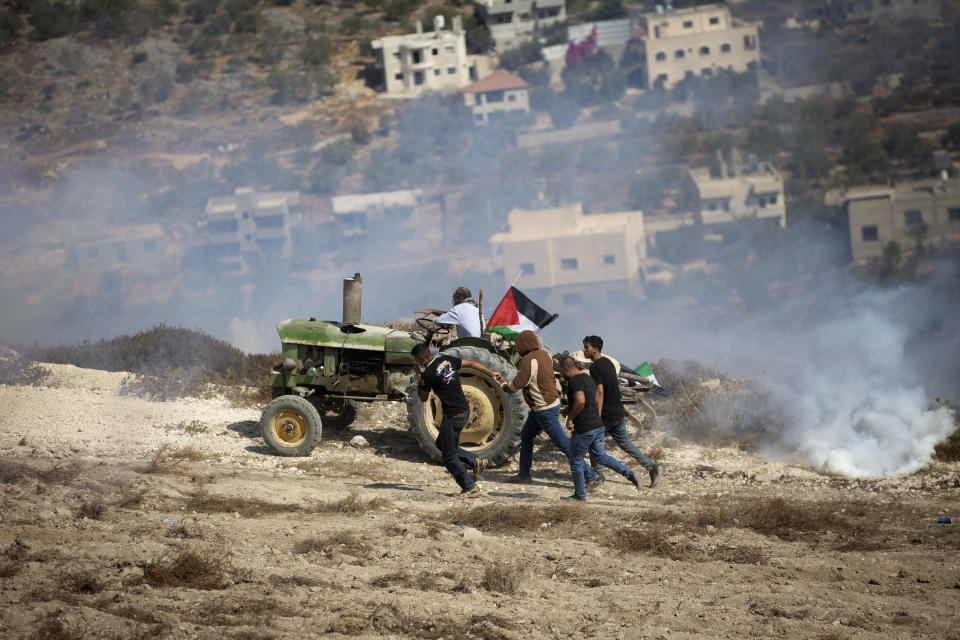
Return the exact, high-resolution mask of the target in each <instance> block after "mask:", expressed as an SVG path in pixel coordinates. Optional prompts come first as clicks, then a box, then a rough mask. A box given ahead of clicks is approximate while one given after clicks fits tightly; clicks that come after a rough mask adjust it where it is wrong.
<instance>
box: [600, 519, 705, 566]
mask: <svg viewBox="0 0 960 640" xmlns="http://www.w3.org/2000/svg"><path fill="white" fill-rule="evenodd" d="M678 533H681V531H679V530H678V528H677V527H671V526H668V525H665V524H662V523H654V524H650V525H646V526H644V527H627V528H621V529H617V530H615V531H614V532H613V533H611V534H610V535H609V537H608V539H607V544H609V545H610V546H611V547H613V548H614V549H616V550H617V551H621V552H626V553H646V554H649V555H653V556H661V557H664V558H670V559H671V560H690V559H692V558H694V557H696V555H697V553H696V552H695V551H694V549H693V548H692V547H691V546H690V544H689V543H687V542H685V541H683V540H671V538H672V537H673V536H675V535H676V534H678Z"/></svg>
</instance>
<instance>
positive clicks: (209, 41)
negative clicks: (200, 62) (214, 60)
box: [188, 35, 220, 58]
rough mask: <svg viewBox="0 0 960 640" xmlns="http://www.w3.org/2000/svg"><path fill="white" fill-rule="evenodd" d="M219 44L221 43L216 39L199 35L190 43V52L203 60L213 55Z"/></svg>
mask: <svg viewBox="0 0 960 640" xmlns="http://www.w3.org/2000/svg"><path fill="white" fill-rule="evenodd" d="M219 44H220V42H219V41H218V40H217V39H216V38H211V37H210V36H204V35H199V36H197V37H196V38H194V39H193V42H191V43H190V46H189V47H188V50H189V51H190V53H192V54H193V55H195V56H197V57H199V58H203V57H205V56H207V55H209V54H210V53H212V52H213V51H214V50H215V49H216V48H217V47H218V46H219Z"/></svg>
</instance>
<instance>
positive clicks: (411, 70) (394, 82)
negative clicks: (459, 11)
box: [370, 16, 486, 97]
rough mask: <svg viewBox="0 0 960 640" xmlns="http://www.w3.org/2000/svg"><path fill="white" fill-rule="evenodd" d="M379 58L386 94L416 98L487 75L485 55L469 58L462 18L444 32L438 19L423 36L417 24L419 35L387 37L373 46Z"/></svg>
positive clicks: (465, 83) (462, 84)
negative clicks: (430, 30)
mask: <svg viewBox="0 0 960 640" xmlns="http://www.w3.org/2000/svg"><path fill="white" fill-rule="evenodd" d="M370 46H371V47H372V48H373V53H374V55H375V56H376V63H375V68H376V69H378V70H380V71H382V72H383V81H384V87H385V90H386V93H387V94H388V95H392V96H398V97H416V96H419V95H421V94H423V93H425V92H427V91H439V92H448V93H449V92H453V91H456V90H457V89H459V88H460V87H465V86H466V85H468V84H470V83H471V82H473V81H474V80H476V79H477V78H479V77H480V75H482V74H483V73H485V72H486V66H485V60H486V59H485V58H484V57H483V56H468V55H467V44H466V38H465V35H464V31H463V25H462V21H461V19H460V16H456V17H454V18H453V25H452V29H450V30H447V29H444V22H443V16H437V18H436V21H435V22H434V30H433V31H432V32H429V33H424V31H423V24H422V23H421V22H420V21H419V20H418V21H417V31H416V33H411V34H408V35H399V36H384V37H383V38H378V39H376V40H374V41H373V42H371V43H370Z"/></svg>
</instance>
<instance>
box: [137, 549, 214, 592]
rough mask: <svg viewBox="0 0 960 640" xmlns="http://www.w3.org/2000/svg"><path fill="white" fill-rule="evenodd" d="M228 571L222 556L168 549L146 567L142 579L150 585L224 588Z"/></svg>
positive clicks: (206, 588)
mask: <svg viewBox="0 0 960 640" xmlns="http://www.w3.org/2000/svg"><path fill="white" fill-rule="evenodd" d="M226 573H227V564H226V560H225V559H224V557H223V556H219V555H216V554H214V553H209V552H206V553H201V552H198V551H194V550H190V549H188V550H185V551H180V552H179V553H177V552H173V551H166V552H164V553H162V554H161V555H159V556H158V557H157V558H155V559H154V560H153V561H152V562H148V563H147V564H145V565H144V566H143V581H144V582H146V583H147V584H149V585H150V586H151V587H187V588H190V589H205V590H210V589H223V588H224V587H225V586H226V584H225V578H226Z"/></svg>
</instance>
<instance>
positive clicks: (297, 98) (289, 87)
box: [267, 69, 310, 106]
mask: <svg viewBox="0 0 960 640" xmlns="http://www.w3.org/2000/svg"><path fill="white" fill-rule="evenodd" d="M267 86H268V87H270V88H271V89H273V94H272V95H271V96H270V104H274V105H277V106H282V105H286V104H293V103H298V102H306V101H307V100H309V98H310V82H309V80H308V78H307V76H306V75H304V74H300V73H292V72H290V71H284V70H283V69H274V70H273V71H271V72H270V75H269V76H267Z"/></svg>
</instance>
